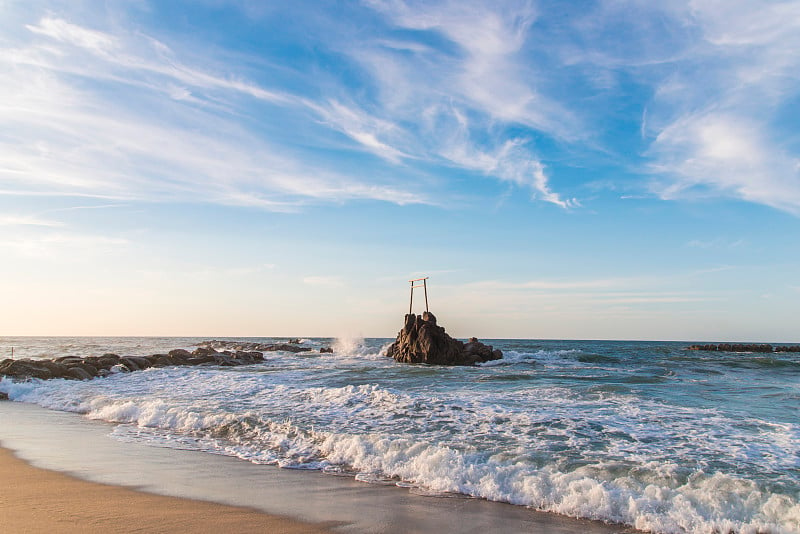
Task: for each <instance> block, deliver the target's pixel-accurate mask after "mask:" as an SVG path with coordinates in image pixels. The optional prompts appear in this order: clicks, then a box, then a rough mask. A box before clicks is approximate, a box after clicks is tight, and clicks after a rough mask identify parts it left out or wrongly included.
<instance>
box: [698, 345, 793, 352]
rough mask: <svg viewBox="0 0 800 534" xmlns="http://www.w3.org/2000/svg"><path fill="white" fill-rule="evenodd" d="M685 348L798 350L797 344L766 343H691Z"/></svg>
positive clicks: (756, 350)
mask: <svg viewBox="0 0 800 534" xmlns="http://www.w3.org/2000/svg"><path fill="white" fill-rule="evenodd" d="M687 350H707V351H719V352H765V353H766V352H800V346H798V345H778V346H777V347H773V346H772V345H769V344H766V343H720V344H719V345H714V344H709V345H692V346H690V347H687Z"/></svg>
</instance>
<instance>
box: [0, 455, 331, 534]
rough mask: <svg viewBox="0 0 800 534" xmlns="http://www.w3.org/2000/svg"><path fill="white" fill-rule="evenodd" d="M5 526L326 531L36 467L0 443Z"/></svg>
mask: <svg viewBox="0 0 800 534" xmlns="http://www.w3.org/2000/svg"><path fill="white" fill-rule="evenodd" d="M0 480H2V481H3V486H4V489H3V491H2V495H0V525H2V530H3V532H8V533H9V534H11V533H17V532H19V533H22V532H28V533H36V532H48V533H54V532H76V531H81V532H98V533H100V532H103V533H105V532H274V533H286V534H312V533H322V532H328V530H326V529H325V528H324V526H322V525H313V524H309V523H303V522H300V521H297V520H293V519H287V518H283V517H279V516H274V515H269V514H265V513H262V512H259V511H256V510H251V509H247V508H238V507H233V506H225V505H221V504H216V503H210V502H203V501H196V500H190V499H181V498H177V497H166V496H161V495H153V494H148V493H143V492H140V491H136V490H135V489H131V488H122V487H115V486H108V485H105V484H98V483H94V482H87V481H84V480H79V479H76V478H73V477H70V476H69V475H66V474H63V473H58V472H55V471H48V470H44V469H39V468H36V467H33V466H31V465H29V464H28V463H26V462H24V461H23V460H20V459H19V458H17V457H15V456H14V455H13V454H12V453H11V451H9V450H7V449H4V448H0Z"/></svg>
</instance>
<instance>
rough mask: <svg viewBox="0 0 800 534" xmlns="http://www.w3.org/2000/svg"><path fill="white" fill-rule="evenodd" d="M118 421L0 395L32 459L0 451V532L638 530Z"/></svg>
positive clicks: (565, 533) (19, 447)
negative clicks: (300, 467)
mask: <svg viewBox="0 0 800 534" xmlns="http://www.w3.org/2000/svg"><path fill="white" fill-rule="evenodd" d="M115 428H116V427H114V426H113V425H110V424H107V423H102V422H97V421H90V420H87V419H85V418H83V417H81V416H79V415H76V414H71V413H64V412H56V411H51V410H46V409H44V408H41V407H38V406H33V405H29V404H24V403H16V402H8V401H3V402H0V445H2V446H3V447H5V448H6V449H9V450H11V451H13V452H14V455H15V456H17V457H18V458H21V459H22V460H24V461H25V462H28V463H30V464H32V465H33V466H34V467H31V466H29V465H27V464H25V463H24V462H20V460H18V459H16V458H14V456H11V455H9V454H8V452H5V453H3V454H2V455H0V481H2V484H3V489H2V491H0V525H2V527H3V528H2V530H3V532H10V533H16V532H45V531H47V532H74V531H78V530H80V531H87V532H137V531H138V532H188V531H192V532H211V531H214V532H287V533H288V532H321V531H323V529H325V528H328V529H330V530H331V531H334V532H352V533H367V532H369V533H373V532H375V533H377V532H381V533H387V534H391V533H400V532H403V533H408V532H442V533H444V532H460V533H465V534H466V533H475V534H485V533H486V532H509V533H513V532H528V533H553V534H572V533H581V534H610V533H615V532H616V533H630V532H635V531H634V530H633V529H630V528H626V527H623V526H620V525H606V524H603V523H600V522H596V521H586V520H577V519H571V518H567V517H563V516H558V515H555V514H548V513H543V512H537V511H534V510H530V509H528V508H525V507H522V506H512V505H508V504H502V503H494V502H489V501H485V500H481V499H470V498H466V497H463V496H460V497H459V496H452V497H449V498H444V497H431V496H425V495H420V494H415V493H414V492H413V491H409V490H408V489H404V488H398V487H396V486H394V485H380V484H365V483H362V482H357V481H355V480H354V479H353V478H352V477H338V476H331V475H326V474H323V473H321V472H319V471H297V470H289V469H279V468H276V467H273V466H265V465H254V464H252V463H250V462H245V461H242V460H239V459H236V458H232V457H228V456H220V455H215V454H209V453H205V452H199V451H193V450H176V449H172V448H164V447H158V446H153V445H152V444H150V445H147V444H143V443H141V442H136V441H132V442H125V441H121V440H120V439H119V437H120V436H119V435H118V436H117V439H115V438H112V437H111V436H110V434H111V433H112V432H114V431H115ZM116 432H117V434H119V428H117V429H116ZM121 437H122V439H123V440H124V434H123V436H121ZM36 468H40V469H36ZM41 468H43V469H48V470H52V471H58V472H52V471H43V470H42V469H41ZM29 473H32V474H30V476H29ZM28 480H30V482H28ZM214 503H217V504H214ZM287 518H290V519H287Z"/></svg>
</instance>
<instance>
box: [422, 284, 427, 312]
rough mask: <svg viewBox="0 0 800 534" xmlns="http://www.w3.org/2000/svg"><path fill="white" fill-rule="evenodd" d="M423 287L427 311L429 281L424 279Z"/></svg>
mask: <svg viewBox="0 0 800 534" xmlns="http://www.w3.org/2000/svg"><path fill="white" fill-rule="evenodd" d="M422 288H423V289H424V290H425V311H428V281H427V280H423V281H422Z"/></svg>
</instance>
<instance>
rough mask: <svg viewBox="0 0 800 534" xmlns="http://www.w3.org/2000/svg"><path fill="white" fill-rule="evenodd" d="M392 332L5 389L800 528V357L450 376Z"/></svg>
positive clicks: (515, 488) (563, 366) (485, 480)
mask: <svg viewBox="0 0 800 534" xmlns="http://www.w3.org/2000/svg"><path fill="white" fill-rule="evenodd" d="M253 340H254V341H255V339H253ZM200 341H202V340H200V339H196V338H194V339H193V338H180V339H178V338H172V339H170V338H104V339H87V338H16V339H11V338H3V339H2V340H0V354H3V355H5V354H6V353H7V352H8V351H7V347H8V346H9V345H10V344H12V343H13V344H14V346H15V355H16V356H17V357H22V356H25V355H28V356H32V357H57V356H62V355H67V354H76V355H99V354H102V353H104V352H116V353H119V354H131V355H146V354H153V353H157V352H163V351H165V350H169V349H173V348H179V347H185V348H192V347H193V346H196V344H197V343H199V342H200ZM258 341H266V342H269V341H285V340H271V339H260V340H258ZM388 341H389V340H381V339H369V340H338V341H336V340H330V339H311V340H304V342H305V344H306V346H308V347H309V348H311V349H312V350H310V351H308V352H304V353H298V354H294V353H285V352H270V353H267V354H266V357H267V359H266V361H265V362H264V363H263V364H258V365H253V366H247V367H235V368H226V367H191V368H190V367H176V368H163V369H149V370H146V371H142V372H136V373H131V374H119V375H115V376H111V377H108V378H105V379H97V380H92V381H87V382H76V381H63V380H52V381H47V382H37V381H33V382H29V383H24V384H14V383H11V382H9V381H7V380H4V381H2V382H0V391H6V392H8V393H9V395H10V396H11V398H12V399H13V400H17V401H24V402H31V403H35V404H39V405H41V406H44V407H46V408H50V409H54V410H60V411H71V412H77V413H80V414H84V415H85V416H86V417H88V418H90V419H96V420H100V421H106V422H111V423H114V426H113V430H112V431H111V434H112V436H113V437H114V438H115V439H116V440H118V441H120V442H127V443H130V444H150V445H158V446H160V447H167V448H175V449H192V450H196V451H202V452H210V453H216V454H222V455H227V456H234V457H238V458H241V459H244V460H248V461H249V462H252V463H254V464H270V465H276V466H280V467H287V468H296V469H313V470H319V471H321V472H322V473H324V474H337V475H347V476H351V477H355V480H357V481H364V482H371V483H373V484H374V485H376V486H377V485H400V486H402V487H407V488H411V490H412V491H413V492H415V493H417V494H423V495H439V496H442V495H452V494H464V495H470V496H475V497H482V498H485V499H489V500H493V501H500V502H506V503H511V504H516V505H524V506H528V507H532V508H535V509H537V510H544V511H550V512H556V513H559V514H563V515H568V516H573V517H582V518H589V519H599V520H603V521H609V522H615V523H624V524H627V525H632V526H635V527H637V528H640V529H644V530H651V531H655V532H712V531H715V530H716V531H722V532H728V531H731V530H733V531H735V532H757V531H758V532H800V504H798V502H799V501H800V410H799V409H798V406H800V403H799V402H798V401H800V354H797V353H794V354H792V353H776V354H766V355H765V354H727V353H707V352H698V351H687V350H685V347H686V346H687V344H686V343H656V342H609V341H537V340H496V341H488V343H492V344H493V345H495V347H496V348H500V349H501V350H502V351H503V352H504V354H505V357H504V358H503V359H502V360H498V361H494V362H488V363H487V364H484V365H483V366H480V367H474V368H439V367H428V366H410V365H402V364H397V363H395V362H393V361H392V360H390V359H387V358H385V357H384V356H382V355H381V350H382V348H384V347H385V345H386V343H388ZM331 343H334V346H335V349H336V351H335V352H334V353H333V354H320V353H319V352H318V349H319V348H320V347H322V346H327V345H329V344H331Z"/></svg>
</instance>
